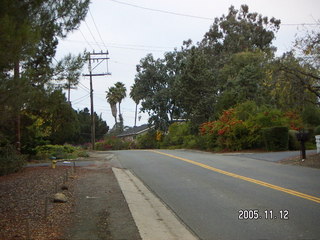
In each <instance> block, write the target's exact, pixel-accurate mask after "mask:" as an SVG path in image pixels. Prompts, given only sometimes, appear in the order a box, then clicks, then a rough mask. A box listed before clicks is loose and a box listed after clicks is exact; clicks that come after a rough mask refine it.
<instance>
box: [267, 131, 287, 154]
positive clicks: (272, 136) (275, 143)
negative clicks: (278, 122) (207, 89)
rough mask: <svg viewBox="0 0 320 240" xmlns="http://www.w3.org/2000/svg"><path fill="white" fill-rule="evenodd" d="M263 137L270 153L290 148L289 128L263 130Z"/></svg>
mask: <svg viewBox="0 0 320 240" xmlns="http://www.w3.org/2000/svg"><path fill="white" fill-rule="evenodd" d="M262 136H263V140H264V143H265V148H266V149H267V150H268V151H285V150H288V147H289V129H288V128H287V127H271V128H263V129H262Z"/></svg>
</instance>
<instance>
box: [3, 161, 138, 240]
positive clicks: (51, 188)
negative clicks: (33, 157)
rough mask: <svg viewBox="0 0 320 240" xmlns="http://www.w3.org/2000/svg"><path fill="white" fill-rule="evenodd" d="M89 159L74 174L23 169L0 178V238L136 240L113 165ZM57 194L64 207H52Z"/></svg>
mask: <svg viewBox="0 0 320 240" xmlns="http://www.w3.org/2000/svg"><path fill="white" fill-rule="evenodd" d="M91 160H92V165H90V166H88V167H76V168H75V169H74V171H72V169H71V167H65V166H57V168H56V169H51V168H50V167H28V168H25V169H24V170H23V171H21V172H19V173H15V174H10V175H8V176H2V177H0V216H1V218H0V239H1V240H20V239H21V240H23V239H27V240H31V239H32V240H38V239H39V240H42V239H43V240H44V239H46V240H47V239H52V240H53V239H70V240H80V239H81V240H82V239H84V240H87V239H90V240H95V239H97V240H98V239H111V240H115V239H130V240H135V239H140V235H139V233H138V230H137V227H136V225H135V223H134V220H133V219H132V216H131V213H130V211H129V208H128V206H127V203H126V201H125V199H124V196H123V195H122V192H121V189H120V187H119V185H118V182H117V181H116V179H115V176H114V174H113V172H112V169H111V167H112V166H111V165H110V164H109V162H108V160H106V159H103V158H97V157H94V158H91ZM64 185H65V186H67V187H68V190H61V187H62V186H64ZM56 192H63V193H64V194H65V195H66V196H67V198H68V202H67V203H53V201H52V197H53V195H54V193H56Z"/></svg>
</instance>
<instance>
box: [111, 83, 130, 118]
mask: <svg viewBox="0 0 320 240" xmlns="http://www.w3.org/2000/svg"><path fill="white" fill-rule="evenodd" d="M114 87H115V89H116V90H115V91H116V99H117V103H119V115H121V109H120V104H121V101H122V100H123V99H124V98H125V97H126V96H127V93H126V91H127V89H126V87H125V86H124V84H123V83H122V82H117V83H116V84H114Z"/></svg>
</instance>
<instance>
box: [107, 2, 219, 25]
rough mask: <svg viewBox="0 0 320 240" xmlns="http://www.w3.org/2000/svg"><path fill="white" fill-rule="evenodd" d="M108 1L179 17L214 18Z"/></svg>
mask: <svg viewBox="0 0 320 240" xmlns="http://www.w3.org/2000/svg"><path fill="white" fill-rule="evenodd" d="M109 1H112V2H115V3H119V4H123V5H128V6H131V7H135V8H140V9H144V10H148V11H153V12H160V13H166V14H171V15H177V16H181V17H191V18H198V19H203V20H210V21H213V20H214V19H213V18H208V17H201V16H195V15H189V14H184V13H176V12H171V11H166V10H160V9H155V8H148V7H142V6H139V5H135V4H132V3H126V2H121V1H118V0H109Z"/></svg>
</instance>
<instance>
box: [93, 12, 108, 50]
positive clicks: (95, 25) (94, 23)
mask: <svg viewBox="0 0 320 240" xmlns="http://www.w3.org/2000/svg"><path fill="white" fill-rule="evenodd" d="M89 14H90V16H91V19H92V22H93V25H94V27H95V28H96V30H97V33H98V35H99V38H100V40H101V42H102V43H103V45H104V47H105V48H106V49H107V46H106V44H105V43H104V41H103V39H102V37H101V34H100V31H99V29H98V27H97V24H96V22H95V21H94V18H93V16H92V14H91V11H90V8H89Z"/></svg>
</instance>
